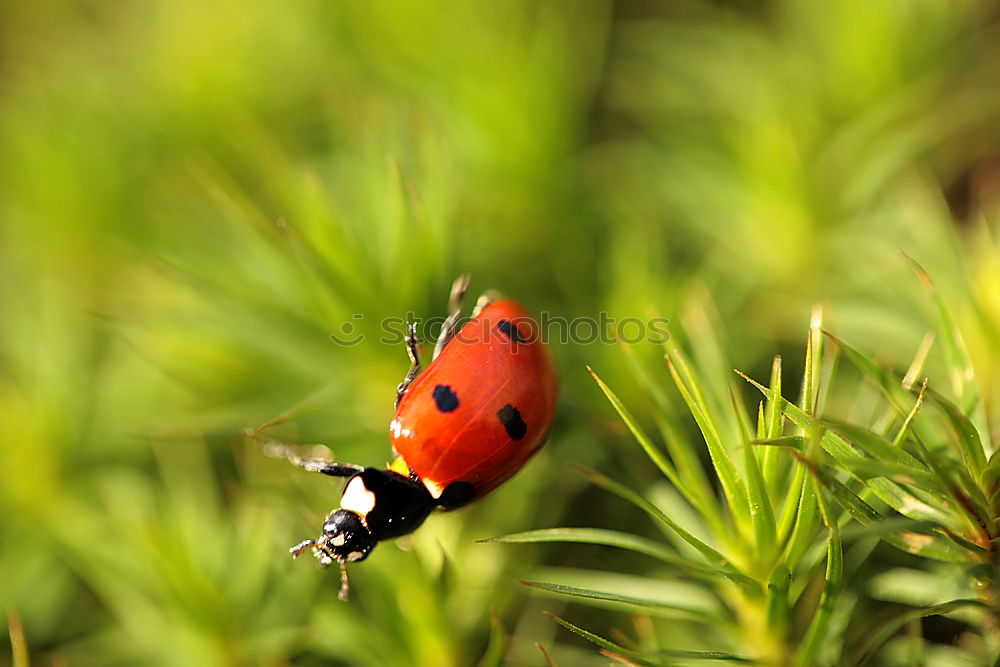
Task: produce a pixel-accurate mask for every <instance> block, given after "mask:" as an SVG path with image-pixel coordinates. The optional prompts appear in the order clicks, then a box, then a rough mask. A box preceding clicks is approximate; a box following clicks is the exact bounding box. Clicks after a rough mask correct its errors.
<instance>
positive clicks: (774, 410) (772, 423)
mask: <svg viewBox="0 0 1000 667" xmlns="http://www.w3.org/2000/svg"><path fill="white" fill-rule="evenodd" d="M771 391H772V392H774V395H775V396H781V355H776V356H775V357H774V361H773V362H772V363H771ZM766 403H767V407H766V408H765V410H764V415H765V416H764V419H765V422H764V424H763V426H764V432H763V433H758V437H759V438H761V439H764V438H778V437H780V436H781V433H782V429H783V426H784V424H783V421H782V419H783V418H782V415H781V407H780V406H779V405H778V404H777V403H776V402H775V401H766ZM781 460H782V459H781V457H780V452H776V451H772V450H766V451H765V452H764V453H763V455H762V457H761V461H762V462H761V469H762V470H761V471H762V473H763V475H764V479H765V481H766V482H767V486H768V490H769V491H771V493H772V494H774V493H777V492H778V485H779V484H780V483H781V481H782V480H781V479H779V477H780V473H781V470H782V467H781Z"/></svg>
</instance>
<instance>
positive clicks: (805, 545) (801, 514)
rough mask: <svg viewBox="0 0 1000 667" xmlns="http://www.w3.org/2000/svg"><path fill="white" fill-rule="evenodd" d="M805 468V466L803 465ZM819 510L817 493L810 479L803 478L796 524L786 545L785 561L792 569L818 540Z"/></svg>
mask: <svg viewBox="0 0 1000 667" xmlns="http://www.w3.org/2000/svg"><path fill="white" fill-rule="evenodd" d="M803 470H804V467H803ZM819 521H820V517H819V511H818V507H817V505H816V494H815V492H814V491H813V487H812V485H811V484H809V482H808V479H806V478H803V483H802V485H801V487H800V490H799V503H798V508H797V511H796V513H795V524H794V526H793V528H792V533H791V535H790V536H789V538H788V544H787V545H786V547H785V563H787V565H788V567H789V568H791V569H793V570H794V569H795V568H796V567H798V565H799V563H800V562H801V561H802V558H803V556H805V554H806V552H807V551H808V550H809V548H810V547H812V545H813V543H814V542H815V541H816V531H817V530H818V529H819Z"/></svg>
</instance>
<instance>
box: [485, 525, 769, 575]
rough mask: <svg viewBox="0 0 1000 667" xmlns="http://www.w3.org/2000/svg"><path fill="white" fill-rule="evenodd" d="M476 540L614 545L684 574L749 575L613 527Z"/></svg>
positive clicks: (563, 530) (538, 531)
mask: <svg viewBox="0 0 1000 667" xmlns="http://www.w3.org/2000/svg"><path fill="white" fill-rule="evenodd" d="M476 541H477V542H501V543H504V544H539V543H568V544H595V545H599V546H606V547H615V548H617V549H625V550H626V551H632V552H635V553H640V554H643V555H646V556H649V557H651V558H655V559H657V560H659V561H660V562H663V563H666V564H668V565H671V566H673V567H676V568H678V569H680V570H681V571H683V572H684V573H685V574H688V575H691V576H695V577H701V578H703V579H706V580H718V578H719V577H727V578H730V579H733V580H735V581H738V583H741V584H743V585H748V584H749V582H750V581H752V580H750V579H749V577H742V578H741V577H740V576H736V575H734V574H733V573H732V572H730V571H727V570H724V569H720V568H717V567H712V566H711V565H706V564H704V563H700V562H698V561H696V560H693V559H691V558H688V557H686V556H682V555H680V554H678V553H677V552H675V551H674V550H673V549H670V548H668V547H666V546H664V545H662V544H660V543H659V542H654V541H653V540H648V539H646V538H644V537H639V536H638V535H632V534H631V533H623V532H620V531H616V530H606V529H603V528H545V529H541V530H529V531H525V532H522V533H511V534H509V535H500V536H497V537H488V538H485V539H482V540H476Z"/></svg>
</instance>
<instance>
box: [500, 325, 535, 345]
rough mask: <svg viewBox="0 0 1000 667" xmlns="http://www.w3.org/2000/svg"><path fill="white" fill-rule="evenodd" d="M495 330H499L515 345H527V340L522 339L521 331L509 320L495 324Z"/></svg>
mask: <svg viewBox="0 0 1000 667" xmlns="http://www.w3.org/2000/svg"><path fill="white" fill-rule="evenodd" d="M497 329H499V330H500V331H501V332H502V333H503V335H505V336H507V338H508V339H510V340H511V341H513V342H515V343H527V342H528V339H527V338H525V337H524V334H522V333H521V330H520V329H518V328H517V325H516V324H514V323H513V322H511V321H510V320H500V321H499V322H497Z"/></svg>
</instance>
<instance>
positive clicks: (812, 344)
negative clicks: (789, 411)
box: [779, 306, 823, 415]
mask: <svg viewBox="0 0 1000 667" xmlns="http://www.w3.org/2000/svg"><path fill="white" fill-rule="evenodd" d="M822 359H823V308H822V307H821V306H814V307H813V311H812V316H811V318H810V320H809V337H808V339H807V341H806V367H805V373H804V374H803V377H802V401H801V404H800V406H799V407H801V408H802V410H804V411H805V412H806V413H808V414H810V415H815V414H816V399H817V397H818V396H819V380H820V376H821V373H820V370H821V369H820V362H821V361H822ZM779 395H780V394H779Z"/></svg>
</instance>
